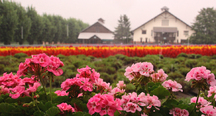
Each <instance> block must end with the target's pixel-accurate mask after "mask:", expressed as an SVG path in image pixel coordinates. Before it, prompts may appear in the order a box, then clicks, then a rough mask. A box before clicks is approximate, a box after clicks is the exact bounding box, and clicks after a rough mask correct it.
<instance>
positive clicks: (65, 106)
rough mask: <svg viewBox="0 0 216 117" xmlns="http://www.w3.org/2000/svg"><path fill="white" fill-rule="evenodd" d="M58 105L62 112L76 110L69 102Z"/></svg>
mask: <svg viewBox="0 0 216 117" xmlns="http://www.w3.org/2000/svg"><path fill="white" fill-rule="evenodd" d="M57 107H58V108H59V110H60V111H61V112H62V113H64V112H65V111H66V112H75V109H74V108H73V107H72V106H71V105H69V104H67V103H61V104H59V105H57Z"/></svg>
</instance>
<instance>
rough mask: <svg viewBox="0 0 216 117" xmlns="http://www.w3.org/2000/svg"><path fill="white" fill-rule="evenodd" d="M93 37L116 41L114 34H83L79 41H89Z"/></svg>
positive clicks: (80, 35)
mask: <svg viewBox="0 0 216 117" xmlns="http://www.w3.org/2000/svg"><path fill="white" fill-rule="evenodd" d="M93 36H97V37H98V38H100V39H101V40H114V34H112V33H92V32H81V33H80V34H79V36H78V39H89V38H91V37H93Z"/></svg>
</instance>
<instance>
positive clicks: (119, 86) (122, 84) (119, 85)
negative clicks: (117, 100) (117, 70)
mask: <svg viewBox="0 0 216 117" xmlns="http://www.w3.org/2000/svg"><path fill="white" fill-rule="evenodd" d="M116 85H117V87H118V88H119V89H124V88H125V87H126V84H124V81H119V82H118V84H116Z"/></svg>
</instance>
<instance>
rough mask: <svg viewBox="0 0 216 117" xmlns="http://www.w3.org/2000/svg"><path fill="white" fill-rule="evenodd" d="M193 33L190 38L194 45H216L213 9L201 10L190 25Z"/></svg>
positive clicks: (214, 12)
mask: <svg viewBox="0 0 216 117" xmlns="http://www.w3.org/2000/svg"><path fill="white" fill-rule="evenodd" d="M192 29H193V30H194V31H195V34H193V35H192V36H191V37H190V42H191V43H194V44H213V43H214V44H215V43H216V38H215V37H216V10H215V9H214V8H203V9H201V11H200V12H199V14H198V15H197V17H196V20H195V23H194V24H193V25H192Z"/></svg>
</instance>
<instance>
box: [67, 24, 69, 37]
mask: <svg viewBox="0 0 216 117" xmlns="http://www.w3.org/2000/svg"><path fill="white" fill-rule="evenodd" d="M68 30H69V26H68V24H67V37H68V36H69V32H68Z"/></svg>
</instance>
